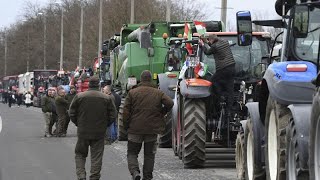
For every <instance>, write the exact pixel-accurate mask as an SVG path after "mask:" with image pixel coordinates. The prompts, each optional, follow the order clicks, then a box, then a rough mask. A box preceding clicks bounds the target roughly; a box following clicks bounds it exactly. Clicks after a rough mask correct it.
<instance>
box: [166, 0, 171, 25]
mask: <svg viewBox="0 0 320 180" xmlns="http://www.w3.org/2000/svg"><path fill="white" fill-rule="evenodd" d="M170 19H171V1H170V0H167V11H166V21H167V22H169V21H170Z"/></svg>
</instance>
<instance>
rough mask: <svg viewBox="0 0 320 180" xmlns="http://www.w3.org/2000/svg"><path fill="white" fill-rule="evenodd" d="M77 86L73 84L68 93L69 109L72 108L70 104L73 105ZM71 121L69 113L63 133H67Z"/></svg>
mask: <svg viewBox="0 0 320 180" xmlns="http://www.w3.org/2000/svg"><path fill="white" fill-rule="evenodd" d="M76 92H77V90H76V88H75V87H74V86H73V85H71V86H70V91H69V93H68V94H67V95H66V99H67V101H68V107H67V110H68V111H69V108H70V105H71V102H72V100H73V98H74V96H76ZM69 122H70V117H69V115H68V117H67V119H66V122H65V125H64V130H63V134H67V131H68V126H69Z"/></svg>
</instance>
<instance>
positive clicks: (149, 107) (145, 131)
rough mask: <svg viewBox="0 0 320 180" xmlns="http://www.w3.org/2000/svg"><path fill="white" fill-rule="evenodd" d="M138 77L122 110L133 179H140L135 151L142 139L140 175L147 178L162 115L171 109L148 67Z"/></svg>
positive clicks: (149, 179) (162, 126)
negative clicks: (141, 167)
mask: <svg viewBox="0 0 320 180" xmlns="http://www.w3.org/2000/svg"><path fill="white" fill-rule="evenodd" d="M140 80H141V83H140V84H139V85H138V87H136V88H135V89H132V90H130V91H129V93H128V95H127V98H126V100H125V105H124V110H123V121H124V125H125V127H126V128H127V129H128V150H127V160H128V168H129V171H130V173H131V175H132V178H133V180H139V179H141V176H140V169H139V163H138V155H139V153H140V150H141V147H142V143H143V142H144V163H143V179H144V180H151V179H152V178H153V175H152V173H153V167H154V160H155V154H156V149H157V135H158V134H161V133H163V131H164V130H165V121H164V116H165V115H166V114H167V112H169V111H170V110H171V108H172V106H173V101H172V100H171V98H170V97H169V96H167V95H166V94H164V93H163V92H162V91H160V90H158V89H157V88H156V86H154V85H153V84H152V82H151V73H150V71H143V72H142V73H141V77H140Z"/></svg>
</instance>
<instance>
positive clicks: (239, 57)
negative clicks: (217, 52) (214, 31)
mask: <svg viewBox="0 0 320 180" xmlns="http://www.w3.org/2000/svg"><path fill="white" fill-rule="evenodd" d="M220 38H222V39H225V40H228V41H229V44H230V47H231V51H232V53H233V57H234V60H235V61H236V77H239V78H243V77H252V75H253V76H255V73H254V70H255V69H256V68H255V67H256V66H258V65H259V64H260V63H261V60H262V58H263V57H266V56H268V52H269V48H268V41H267V40H266V39H265V38H262V37H260V36H254V37H253V38H252V45H250V46H238V43H237V37H236V36H220ZM203 62H204V63H206V64H207V65H208V70H209V71H210V72H215V64H214V58H213V56H212V55H211V56H206V55H204V58H203ZM257 76H259V75H257Z"/></svg>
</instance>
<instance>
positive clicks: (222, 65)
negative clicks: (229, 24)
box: [200, 34, 236, 115]
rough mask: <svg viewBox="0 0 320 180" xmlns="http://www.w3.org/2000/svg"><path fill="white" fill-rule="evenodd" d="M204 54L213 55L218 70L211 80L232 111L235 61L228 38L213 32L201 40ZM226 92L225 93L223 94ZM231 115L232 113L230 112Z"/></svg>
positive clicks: (216, 92) (216, 91)
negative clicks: (222, 37) (220, 36)
mask: <svg viewBox="0 0 320 180" xmlns="http://www.w3.org/2000/svg"><path fill="white" fill-rule="evenodd" d="M200 44H201V45H202V46H203V50H204V54H206V55H213V57H214V59H215V63H216V72H215V74H214V75H213V76H212V78H211V81H212V82H213V85H214V91H215V94H217V95H218V97H221V96H223V95H224V96H225V98H227V110H228V112H229V113H230V110H231V108H232V104H233V91H234V74H235V64H236V63H235V61H234V58H233V55H232V52H231V49H230V45H229V42H228V41H227V40H224V39H221V38H219V37H217V35H215V34H212V35H210V36H209V37H208V39H202V40H200ZM223 93H224V94H223ZM229 115H230V114H229Z"/></svg>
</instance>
